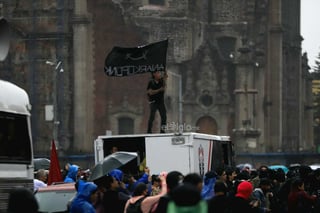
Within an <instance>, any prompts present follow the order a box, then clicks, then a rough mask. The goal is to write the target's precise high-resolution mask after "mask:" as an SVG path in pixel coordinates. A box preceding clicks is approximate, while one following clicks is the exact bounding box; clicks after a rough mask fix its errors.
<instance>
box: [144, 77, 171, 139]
mask: <svg viewBox="0 0 320 213" xmlns="http://www.w3.org/2000/svg"><path fill="white" fill-rule="evenodd" d="M151 75H152V79H151V80H150V81H149V83H148V86H147V95H148V98H149V106H150V114H149V120H148V133H152V125H153V121H154V118H155V114H156V112H157V110H158V111H159V114H160V118H161V126H160V133H165V129H166V123H167V111H166V106H165V103H164V93H165V89H166V79H167V78H168V75H167V73H166V72H164V74H163V75H162V73H161V71H154V72H152V73H151Z"/></svg>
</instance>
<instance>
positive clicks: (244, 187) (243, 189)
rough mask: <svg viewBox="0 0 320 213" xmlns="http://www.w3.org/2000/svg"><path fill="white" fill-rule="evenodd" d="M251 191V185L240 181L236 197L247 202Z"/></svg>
mask: <svg viewBox="0 0 320 213" xmlns="http://www.w3.org/2000/svg"><path fill="white" fill-rule="evenodd" d="M252 191H253V186H252V184H251V183H250V182H248V181H242V182H241V183H240V184H239V185H238V188H237V194H236V197H240V198H243V199H245V200H249V198H250V195H251V193H252Z"/></svg>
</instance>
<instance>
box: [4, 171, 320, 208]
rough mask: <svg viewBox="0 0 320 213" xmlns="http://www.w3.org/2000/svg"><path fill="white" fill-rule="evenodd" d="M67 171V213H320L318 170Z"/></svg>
mask: <svg viewBox="0 0 320 213" xmlns="http://www.w3.org/2000/svg"><path fill="white" fill-rule="evenodd" d="M67 169H68V170H67V172H66V173H65V175H64V182H74V183H75V187H76V189H77V194H76V196H75V197H74V198H73V199H72V201H70V206H69V209H70V212H71V213H78V212H97V213H104V212H112V213H118V212H119V213H135V212H156V213H165V212H169V213H179V212H190V213H191V212H195V213H202V212H203V213H205V212H209V213H210V212H218V213H220V212H221V213H223V212H225V213H231V212H257V213H265V212H272V213H273V212H274V213H278V212H279V213H315V212H320V203H319V202H320V199H319V195H320V169H316V170H312V169H311V168H310V167H308V166H300V167H298V168H296V169H294V170H289V171H288V172H287V173H285V172H284V171H283V170H282V169H281V168H280V169H277V170H272V169H269V168H268V167H267V166H260V167H259V168H258V169H257V170H252V169H250V168H247V167H244V168H242V169H239V168H232V167H223V168H216V169H215V170H214V171H213V170H212V171H208V172H207V173H206V174H205V175H204V177H201V176H200V175H199V174H198V173H189V174H182V173H181V172H179V171H169V172H168V173H167V172H162V173H161V174H158V175H155V174H153V175H151V174H150V170H149V169H148V168H147V167H146V168H145V169H144V172H143V173H142V174H140V175H138V176H134V175H130V174H125V173H124V172H123V171H121V170H120V169H114V170H112V171H111V172H109V173H108V174H106V175H104V176H102V177H100V178H98V179H95V180H90V179H88V176H83V173H81V172H80V169H79V167H78V166H76V165H69V167H68V168H67ZM43 176H45V175H44V173H43V171H41V170H40V171H38V174H37V178H39V179H41V178H42V180H38V181H43V182H44V184H45V178H43ZM38 181H36V182H35V183H37V184H38ZM35 187H36V184H35ZM37 187H46V186H45V185H41V186H40V185H39V184H38V185H37ZM29 203H31V202H29ZM9 207H10V208H13V207H15V206H10V205H9ZM35 207H36V205H35V204H34V203H33V208H35Z"/></svg>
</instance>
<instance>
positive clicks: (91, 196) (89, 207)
mask: <svg viewBox="0 0 320 213" xmlns="http://www.w3.org/2000/svg"><path fill="white" fill-rule="evenodd" d="M97 189H98V187H97V185H96V184H94V183H92V182H80V183H79V186H78V193H77V195H76V197H75V198H74V200H73V201H72V203H71V207H70V213H95V212H96V210H95V208H94V206H93V204H94V203H95V202H96V200H97V198H98V193H97V192H98V190H97Z"/></svg>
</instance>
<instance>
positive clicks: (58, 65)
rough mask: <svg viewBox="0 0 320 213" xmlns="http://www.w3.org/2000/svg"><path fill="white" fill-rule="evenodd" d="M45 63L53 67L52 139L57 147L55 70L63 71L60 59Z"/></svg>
mask: <svg viewBox="0 0 320 213" xmlns="http://www.w3.org/2000/svg"><path fill="white" fill-rule="evenodd" d="M46 64H47V65H49V66H53V67H54V77H53V129H52V134H53V140H54V142H55V144H56V147H57V149H58V148H59V143H58V132H59V124H60V121H59V119H58V118H59V117H58V112H59V111H58V101H57V95H58V87H57V72H60V73H61V72H64V70H63V68H62V61H57V62H52V61H48V60H47V61H46Z"/></svg>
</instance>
